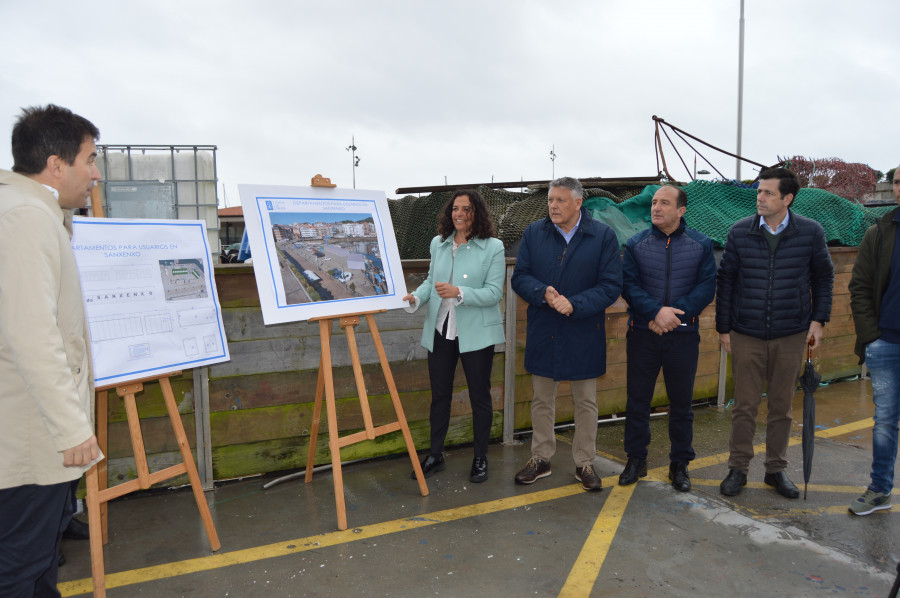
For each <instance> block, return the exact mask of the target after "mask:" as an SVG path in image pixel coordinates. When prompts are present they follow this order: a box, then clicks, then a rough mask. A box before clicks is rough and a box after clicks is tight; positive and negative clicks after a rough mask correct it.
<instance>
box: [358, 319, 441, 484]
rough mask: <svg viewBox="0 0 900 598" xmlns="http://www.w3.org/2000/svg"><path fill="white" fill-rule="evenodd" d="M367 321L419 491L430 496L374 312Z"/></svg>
mask: <svg viewBox="0 0 900 598" xmlns="http://www.w3.org/2000/svg"><path fill="white" fill-rule="evenodd" d="M366 321H367V322H368V323H369V332H370V333H371V334H372V340H373V341H374V342H375V349H376V350H377V351H378V360H379V361H380V362H381V370H382V372H384V379H385V381H386V382H387V387H388V391H389V392H390V393H391V402H392V403H393V404H394V411H396V412H397V422H398V423H399V424H400V430H401V431H402V433H403V440H404V441H406V450H407V452H409V458H410V460H411V461H412V466H413V471H414V472H416V481H417V482H418V483H419V491H420V492H421V493H422V496H428V484H427V483H426V482H425V476H424V475H423V473H422V465H421V464H420V463H419V455H418V454H417V453H416V445H415V443H414V442H413V439H412V434H411V433H410V431H409V424H407V422H406V414H405V413H404V412H403V403H401V402H400V394H399V393H398V392H397V385H396V384H395V383H394V375H393V374H392V373H391V366H390V363H389V362H388V359H387V354H386V353H385V352H384V345H382V343H381V334H379V332H378V326H376V324H375V316H374V315H373V314H366Z"/></svg>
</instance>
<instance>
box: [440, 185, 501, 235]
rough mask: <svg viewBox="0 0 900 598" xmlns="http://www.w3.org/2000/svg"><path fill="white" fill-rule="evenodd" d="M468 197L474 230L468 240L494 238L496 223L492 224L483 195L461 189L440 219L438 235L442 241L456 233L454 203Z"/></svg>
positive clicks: (446, 206)
mask: <svg viewBox="0 0 900 598" xmlns="http://www.w3.org/2000/svg"><path fill="white" fill-rule="evenodd" d="M463 196H465V197H468V198H469V203H470V204H472V210H473V211H474V212H473V214H472V228H471V229H470V230H469V236H468V237H467V238H468V239H490V238H491V237H493V236H494V223H493V222H491V215H490V214H489V213H488V208H487V204H486V203H485V202H484V198H483V197H481V193H479V192H478V191H475V190H474V189H460V190H459V191H457V192H456V193H454V194H453V197H451V198H450V201H448V202H447V204H446V205H445V206H444V208H443V209H442V210H441V215H440V216H439V217H438V234H439V235H440V236H441V240H442V241H443V240H445V239H446V238H447V237H449V236H450V235H452V234H454V233H456V227H454V226H453V202H454V201H455V200H456V198H457V197H463Z"/></svg>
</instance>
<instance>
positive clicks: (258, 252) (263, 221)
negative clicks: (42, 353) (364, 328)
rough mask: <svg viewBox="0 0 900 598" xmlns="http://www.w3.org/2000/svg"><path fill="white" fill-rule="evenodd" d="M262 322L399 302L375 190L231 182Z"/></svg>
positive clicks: (395, 257)
mask: <svg viewBox="0 0 900 598" xmlns="http://www.w3.org/2000/svg"><path fill="white" fill-rule="evenodd" d="M238 190H239V191H240V195H241V205H242V206H243V211H244V223H245V226H246V230H247V236H248V237H249V240H250V251H251V254H252V257H253V271H254V274H255V275H256V286H257V288H258V289H259V300H260V304H261V306H262V313H263V321H264V322H265V323H266V324H277V323H281V322H295V321H301V320H308V319H310V318H317V317H327V316H339V315H344V314H351V313H359V312H363V311H373V310H379V309H396V308H400V307H405V306H406V303H405V302H403V301H402V300H401V298H402V297H403V296H404V295H406V283H405V281H404V278H403V269H402V268H401V265H400V253H399V251H398V250H397V240H396V239H395V238H394V228H393V226H392V225H391V216H390V212H389V211H388V207H387V199H386V198H385V195H384V192H382V191H363V190H360V189H337V188H327V187H277V186H270V185H239V186H238Z"/></svg>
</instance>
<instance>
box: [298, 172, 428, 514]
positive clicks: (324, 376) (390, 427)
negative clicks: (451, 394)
mask: <svg viewBox="0 0 900 598" xmlns="http://www.w3.org/2000/svg"><path fill="white" fill-rule="evenodd" d="M310 186H311V187H328V188H332V187H335V186H336V185H334V184H333V183H332V182H331V179H329V178H326V177H323V176H322V175H321V174H317V175H315V176H313V177H312V180H311V181H310ZM383 311H385V310H383V309H382V310H376V311H364V312H359V313H355V314H347V315H344V316H329V317H323V318H310V319H309V321H310V322H318V323H319V339H320V340H321V346H322V354H321V356H320V358H319V376H318V379H317V380H316V402H315V406H314V407H313V422H312V430H311V431H310V435H309V453H308V454H307V456H306V482H307V483H309V482H311V481H312V476H313V465H314V462H315V459H316V440H317V439H318V436H319V420H320V419H321V417H322V395H323V394H324V395H325V408H326V410H327V412H328V448H329V450H330V451H331V469H332V474H333V476H334V503H335V507H336V508H337V520H338V529H341V530H345V529H347V508H346V505H345V503H344V477H343V474H342V473H341V447H342V446H349V445H351V444H356V443H357V442H362V441H364V440H373V439H375V438H376V437H378V436H383V435H384V434H390V433H391V432H396V431H397V430H401V431H402V432H403V440H404V441H406V450H407V451H409V458H410V460H411V461H412V465H413V471H414V472H415V473H416V480H417V481H418V482H419V490H420V491H421V492H422V496H428V485H427V484H426V483H425V476H424V475H422V466H421V465H420V464H419V456H418V455H417V454H416V447H415V445H414V444H413V440H412V434H410V432H409V425H407V423H406V415H404V413H403V404H402V403H401V402H400V395H399V394H398V393H397V385H396V384H395V383H394V376H393V374H391V366H390V364H389V363H388V360H387V354H386V353H385V352H384V345H382V344H381V335H380V334H379V333H378V326H376V325H375V316H374V314H377V313H381V312H383ZM360 316H365V317H366V321H367V322H368V324H369V332H370V333H371V335H372V341H373V342H374V343H375V350H376V351H377V352H378V360H379V361H380V362H381V371H382V372H383V373H384V380H385V382H386V383H387V387H388V392H390V393H391V402H392V403H393V404H394V412H395V413H396V414H397V421H395V422H392V423H389V424H387V425H384V426H378V427H377V428H376V427H375V426H374V425H373V423H372V411H371V409H370V408H369V395H368V394H367V393H366V384H365V380H364V379H363V373H362V366H361V365H360V362H359V350H358V349H357V346H356V333H355V332H354V328H355V326H356V325H357V324H359V318H360ZM335 318H339V319H340V325H341V327H342V328H343V329H344V331H345V332H346V334H347V346H348V347H349V349H350V361H351V363H352V364H353V377H354V378H355V379H356V391H357V393H358V394H359V406H360V408H361V409H362V415H363V423H364V424H365V430H364V431H361V432H356V433H355V434H348V435H347V436H344V437H343V438H341V437H339V436H338V425H337V408H336V407H335V403H334V373H333V372H332V370H331V328H332V322H333V321H334V320H335Z"/></svg>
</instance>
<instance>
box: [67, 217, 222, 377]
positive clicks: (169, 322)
mask: <svg viewBox="0 0 900 598" xmlns="http://www.w3.org/2000/svg"><path fill="white" fill-rule="evenodd" d="M72 229H73V235H72V249H74V251H75V260H76V261H77V263H78V274H79V277H80V278H81V291H82V293H83V295H84V307H85V312H86V313H87V322H88V326H89V327H90V332H91V353H92V355H93V359H94V383H95V384H96V385H97V386H110V385H114V384H124V383H126V382H129V381H132V380H138V379H141V378H148V377H151V376H157V375H163V374H167V373H170V372H174V371H178V370H184V369H188V368H195V367H199V366H203V365H209V364H213V363H218V362H220V361H227V360H228V359H229V356H228V343H227V342H226V339H225V329H224V327H223V325H222V310H221V308H220V307H219V298H218V294H217V293H216V282H215V277H214V276H213V269H212V264H211V263H210V254H209V246H208V244H207V237H206V225H205V223H204V222H203V221H202V220H149V219H135V220H131V219H120V218H77V217H76V218H75V219H74V220H73V226H72Z"/></svg>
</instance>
